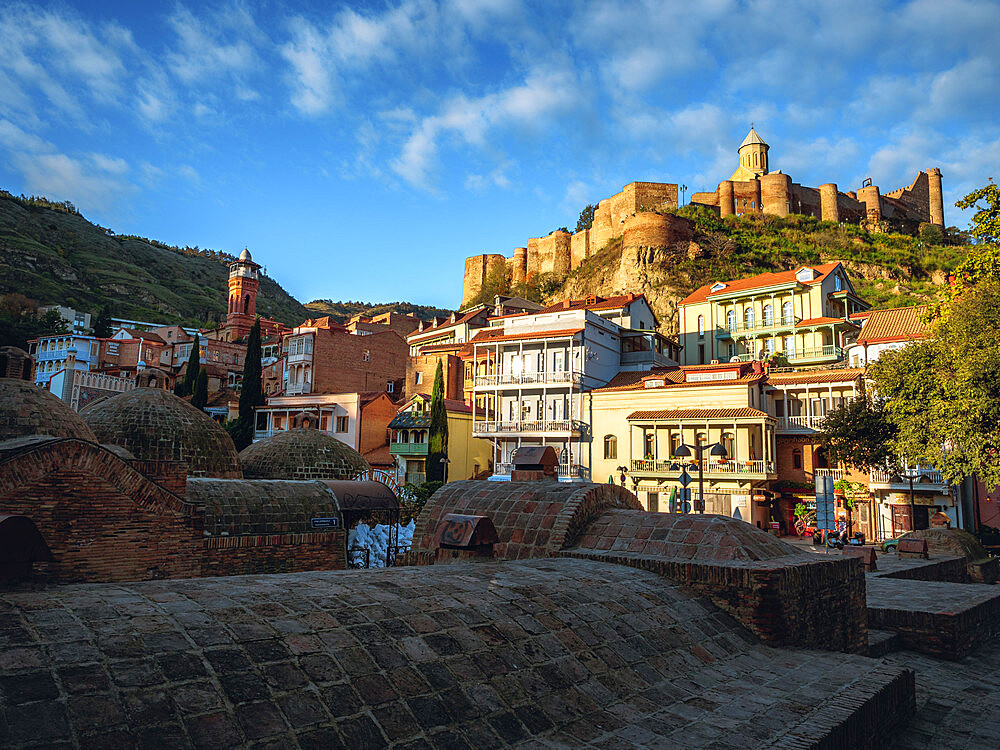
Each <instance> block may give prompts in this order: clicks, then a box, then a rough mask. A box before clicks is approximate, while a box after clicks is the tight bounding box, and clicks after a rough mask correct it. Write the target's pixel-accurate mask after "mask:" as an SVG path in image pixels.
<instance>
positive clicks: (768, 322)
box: [715, 316, 802, 339]
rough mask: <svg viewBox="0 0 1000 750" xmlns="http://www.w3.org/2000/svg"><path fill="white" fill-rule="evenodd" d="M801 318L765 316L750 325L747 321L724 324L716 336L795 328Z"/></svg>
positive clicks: (716, 332) (728, 336)
mask: <svg viewBox="0 0 1000 750" xmlns="http://www.w3.org/2000/svg"><path fill="white" fill-rule="evenodd" d="M800 320H802V319H801V318H796V317H792V316H782V317H780V318H765V319H764V320H761V321H760V322H759V323H758V322H753V323H750V324H749V325H747V324H746V323H745V322H744V323H736V324H734V325H722V326H719V327H718V328H717V329H716V331H715V337H716V338H719V339H726V338H731V337H732V336H739V335H742V334H753V333H770V332H772V331H777V330H780V329H782V328H794V327H795V324H796V323H798V322H799V321H800Z"/></svg>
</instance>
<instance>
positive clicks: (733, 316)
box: [726, 310, 736, 331]
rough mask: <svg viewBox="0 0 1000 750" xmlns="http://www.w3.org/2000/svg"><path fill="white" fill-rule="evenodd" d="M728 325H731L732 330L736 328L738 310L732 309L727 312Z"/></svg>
mask: <svg viewBox="0 0 1000 750" xmlns="http://www.w3.org/2000/svg"><path fill="white" fill-rule="evenodd" d="M726 325H728V326H729V330H730V331H735V330H736V311H735V310H730V311H729V312H728V313H726Z"/></svg>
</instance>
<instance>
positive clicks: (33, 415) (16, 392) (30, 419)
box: [0, 378, 97, 443]
mask: <svg viewBox="0 0 1000 750" xmlns="http://www.w3.org/2000/svg"><path fill="white" fill-rule="evenodd" d="M29 435H51V436H52V437H61V438H79V439H80V440H87V441H90V442H91V443H96V442H97V438H95V437H94V433H93V432H91V430H90V428H89V427H88V426H87V425H86V423H85V422H84V421H83V419H81V417H80V415H79V414H77V413H76V412H75V411H73V410H72V409H71V408H70V406H69V404H67V403H66V402H65V401H63V400H62V399H60V398H58V397H57V396H55V395H53V394H52V393H49V392H48V391H46V390H43V389H42V388H39V387H38V386H37V385H35V384H34V383H30V382H28V381H27V380H16V379H14V378H0V440H10V439H12V438H19V437H26V436H29Z"/></svg>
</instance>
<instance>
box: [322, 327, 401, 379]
mask: <svg viewBox="0 0 1000 750" xmlns="http://www.w3.org/2000/svg"><path fill="white" fill-rule="evenodd" d="M365 352H368V355H367V356H368V359H367V361H365ZM408 356H409V347H408V346H407V344H406V341H405V340H404V339H403V338H402V337H401V336H400V335H399V334H398V333H396V332H395V331H386V332H384V333H373V334H370V335H368V336H355V335H353V334H350V333H347V332H346V331H342V330H329V329H325V328H320V329H318V330H317V331H316V341H315V343H314V345H313V369H312V392H313V393H352V392H361V391H379V392H384V391H385V387H386V383H388V382H389V381H398V380H401V379H402V378H403V377H405V376H406V361H407V358H408Z"/></svg>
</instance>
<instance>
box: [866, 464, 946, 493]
mask: <svg viewBox="0 0 1000 750" xmlns="http://www.w3.org/2000/svg"><path fill="white" fill-rule="evenodd" d="M868 478H869V479H870V480H871V482H872V483H874V484H892V485H896V486H899V487H909V486H910V480H909V479H908V478H907V471H906V470H905V469H904V470H903V471H901V472H899V474H898V475H897V474H896V473H895V472H892V471H889V470H888V469H872V471H871V473H870V474H869V475H868ZM897 480H898V481H897ZM927 484H947V482H945V480H944V475H943V474H942V473H941V472H940V471H937V470H935V469H919V470H917V471H915V472H913V487H914V489H919V488H920V486H921V485H927Z"/></svg>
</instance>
